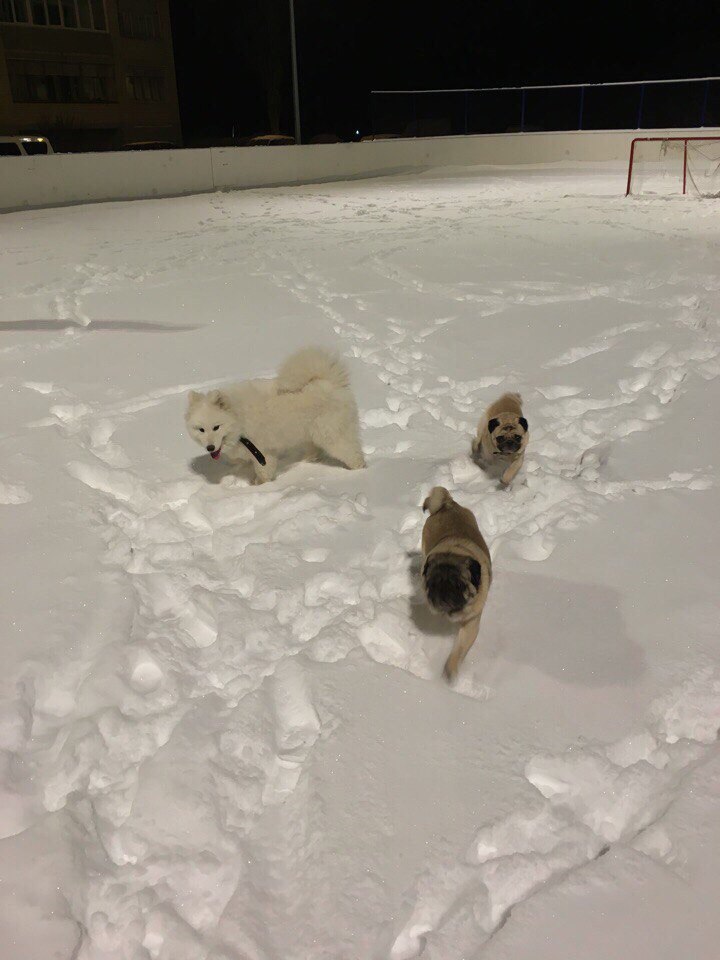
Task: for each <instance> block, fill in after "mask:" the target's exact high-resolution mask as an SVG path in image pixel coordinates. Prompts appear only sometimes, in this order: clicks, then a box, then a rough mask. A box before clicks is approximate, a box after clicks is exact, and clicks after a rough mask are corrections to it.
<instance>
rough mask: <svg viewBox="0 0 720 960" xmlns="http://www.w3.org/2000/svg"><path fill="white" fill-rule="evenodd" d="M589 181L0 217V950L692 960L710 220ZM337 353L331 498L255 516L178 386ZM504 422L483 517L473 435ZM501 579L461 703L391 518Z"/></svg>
mask: <svg viewBox="0 0 720 960" xmlns="http://www.w3.org/2000/svg"><path fill="white" fill-rule="evenodd" d="M623 188H624V183H623V171H622V170H621V169H620V168H619V167H617V166H614V165H598V166H592V165H579V164H574V165H573V164H567V165H553V166H547V167H537V168H528V167H524V168H514V169H513V168H506V169H500V168H475V169H472V170H463V169H448V170H428V171H426V172H424V173H423V174H421V175H415V176H395V177H388V178H383V179H376V180H369V181H355V182H352V183H335V184H325V185H315V186H309V187H298V188H287V189H273V190H253V191H246V192H236V193H226V194H215V195H205V196H199V197H186V198H182V199H174V200H149V201H137V202H132V203H111V204H100V205H94V206H84V207H83V206H81V207H75V208H64V209H57V210H45V211H34V212H29V213H16V214H7V215H5V216H4V217H3V218H2V220H1V221H0V233H1V235H2V241H3V242H2V244H0V271H1V282H2V290H3V299H2V305H1V307H0V310H1V320H2V340H1V341H0V365H1V375H2V387H1V389H2V399H3V402H2V405H1V406H0V411H1V417H2V420H1V422H0V430H1V431H2V432H1V435H0V444H1V447H2V467H1V468H0V514H1V515H2V520H3V531H4V538H3V543H4V564H3V574H4V575H3V577H2V579H1V580H0V618H1V625H2V634H1V635H2V653H3V667H4V670H3V694H4V702H3V706H2V714H1V716H2V722H1V724H0V732H1V738H0V748H1V749H2V755H1V756H2V764H1V765H0V772H1V774H2V777H1V779H0V788H1V792H2V797H1V798H0V827H1V828H2V836H3V837H4V838H5V839H3V840H2V841H1V849H2V853H3V856H2V858H0V864H2V865H1V866H0V879H1V880H2V882H1V883H0V944H2V946H3V948H4V950H3V955H4V956H8V957H22V958H23V960H55V958H56V960H70V958H79V960H200V958H203V960H279V958H283V960H305V958H311V960H322V958H327V960H338V958H348V960H350V958H352V960H380V958H383V960H386V958H387V960H409V958H413V957H417V956H422V957H423V958H426V960H460V958H465V960H469V958H476V957H477V958H479V957H483V958H486V960H525V958H527V960H530V958H532V960H558V958H561V957H563V958H564V957H568V958H570V957H572V958H575V957H583V960H626V958H627V957H631V956H632V957H637V958H644V957H652V958H653V960H678V958H679V957H681V956H682V957H692V958H693V960H714V958H715V957H716V955H717V954H716V951H717V946H716V944H717V942H718V937H719V936H720V919H718V915H717V901H718V896H719V895H720V867H718V862H719V861H718V853H720V826H718V825H719V824H720V816H719V815H720V747H719V746H718V739H717V735H718V729H719V728H720V645H719V644H718V632H719V631H718V627H719V625H720V618H719V616H718V613H719V610H718V606H719V604H718V593H717V569H718V560H719V559H720V547H719V546H718V541H717V534H716V529H717V518H718V510H719V507H720V492H719V490H720V488H719V487H718V462H719V461H718V452H719V451H720V439H719V436H718V431H717V429H716V424H715V419H716V411H717V401H718V376H719V375H720V325H719V322H718V321H719V320H720V278H719V277H718V271H717V264H718V254H719V253H720V243H719V241H720V227H719V226H718V224H719V223H720V201H717V200H703V201H698V200H691V199H681V198H669V199H668V198H663V199H657V198H656V199H646V198H642V199H640V198H637V199H636V198H632V199H630V200H625V198H624V197H622V193H623ZM309 344H319V345H323V346H327V347H331V348H334V349H337V350H338V351H339V352H340V353H341V354H342V355H343V356H344V357H345V358H346V361H347V363H348V366H349V368H350V371H351V376H352V380H353V387H354V390H355V393H356V396H357V399H358V405H359V408H360V411H361V423H362V428H363V438H364V444H365V449H366V453H367V456H368V468H367V470H363V471H359V472H350V471H345V470H342V469H340V468H338V467H335V466H332V465H328V464H323V463H303V464H297V465H287V469H285V470H284V471H283V472H282V473H281V474H280V476H279V477H278V479H277V480H276V481H275V482H273V483H271V484H267V485H264V486H261V487H253V486H250V485H249V484H248V482H247V481H246V480H245V479H242V478H241V479H238V480H234V479H233V478H232V477H229V476H227V475H226V473H227V471H226V466H225V465H223V463H222V461H219V462H217V463H215V462H213V461H211V460H210V458H209V457H197V456H196V453H197V448H196V447H195V446H194V445H193V444H192V442H191V441H190V440H189V438H187V437H186V436H185V433H184V424H183V412H184V402H185V394H186V392H187V391H188V390H189V389H203V388H209V387H211V386H216V385H218V384H220V383H223V382H227V381H233V380H237V379H243V378H247V377H252V376H269V375H272V374H273V373H274V371H275V370H276V368H277V366H278V365H279V363H280V362H281V361H282V360H283V359H284V358H285V357H286V356H287V355H288V354H289V353H290V352H291V351H292V350H294V349H296V348H299V347H301V346H306V345H309ZM506 389H519V390H520V391H521V392H522V394H523V396H524V399H525V413H526V415H527V417H528V419H529V421H530V424H531V441H530V446H529V448H528V454H527V457H526V463H525V468H524V470H523V471H522V472H521V474H520V475H519V476H518V478H517V480H516V481H515V483H514V485H513V487H512V488H511V489H510V490H508V491H502V490H499V489H497V488H496V486H495V484H494V483H493V482H491V481H490V480H489V479H487V478H486V477H484V476H483V475H482V474H481V473H480V472H479V471H478V469H477V468H476V467H475V466H474V464H473V463H472V462H471V460H470V458H469V441H470V435H471V433H472V432H473V430H474V427H475V424H476V422H477V420H478V418H479V416H480V413H481V411H482V409H483V407H484V406H485V405H486V404H487V403H488V402H489V401H490V400H492V399H494V398H495V397H496V396H497V395H498V394H499V393H500V392H502V391H503V390H506ZM435 484H442V485H445V486H447V487H448V488H449V489H450V490H451V491H452V492H453V494H454V495H455V496H456V498H457V499H458V500H459V501H460V502H461V503H463V504H465V505H467V506H470V507H471V508H472V509H473V510H474V511H475V513H476V515H477V517H478V520H479V523H480V527H481V529H482V530H483V532H484V534H485V536H486V538H487V540H488V542H489V543H490V546H491V550H492V554H493V564H494V573H495V579H494V583H493V587H492V590H491V592H490V598H489V602H488V605H487V608H486V611H485V614H484V617H483V624H482V627H481V632H480V638H479V640H478V642H477V643H476V645H475V647H474V648H473V649H472V651H471V653H470V655H469V656H468V659H467V661H466V663H465V665H464V667H463V669H462V671H461V674H460V677H459V680H458V682H457V685H456V687H454V688H451V687H449V686H448V685H447V684H445V683H444V681H443V680H442V679H441V670H442V664H443V662H444V660H445V658H446V656H447V652H448V649H449V646H450V643H451V635H452V634H451V630H450V629H449V628H448V626H447V625H445V624H443V623H442V622H438V621H437V620H436V619H435V618H434V617H433V616H432V615H431V614H430V613H429V612H428V611H427V609H426V608H425V607H424V605H423V604H422V600H421V597H420V596H419V593H418V583H417V567H418V553H417V551H418V547H419V539H420V531H421V528H422V523H423V517H422V513H421V510H420V507H419V505H420V504H421V503H422V500H423V498H424V496H426V494H427V491H428V490H429V489H430V487H432V486H433V485H435Z"/></svg>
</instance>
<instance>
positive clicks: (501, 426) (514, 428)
mask: <svg viewBox="0 0 720 960" xmlns="http://www.w3.org/2000/svg"><path fill="white" fill-rule="evenodd" d="M488 433H489V434H490V441H491V443H492V446H493V449H494V451H495V453H497V454H499V455H501V456H510V455H512V454H515V453H520V451H522V450H524V449H525V447H526V446H527V442H528V422H527V420H526V419H525V417H518V416H516V415H515V414H514V413H501V414H500V416H499V417H493V418H492V420H490V422H489V423H488Z"/></svg>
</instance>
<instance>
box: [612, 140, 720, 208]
mask: <svg viewBox="0 0 720 960" xmlns="http://www.w3.org/2000/svg"><path fill="white" fill-rule="evenodd" d="M678 193H682V194H683V196H684V195H689V196H695V197H720V137H697V136H695V137H635V139H634V140H633V142H632V143H631V145H630V163H629V165H628V178H627V190H626V191H625V196H626V197H627V196H630V195H631V194H633V195H636V196H637V195H640V194H646V195H656V196H672V195H673V194H678Z"/></svg>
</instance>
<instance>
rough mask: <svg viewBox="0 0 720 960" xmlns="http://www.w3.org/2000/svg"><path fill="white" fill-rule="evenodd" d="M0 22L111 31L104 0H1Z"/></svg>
mask: <svg viewBox="0 0 720 960" xmlns="http://www.w3.org/2000/svg"><path fill="white" fill-rule="evenodd" d="M0 22H3V23H27V24H32V26H35V27H64V28H66V29H69V30H102V31H107V18H106V17H105V5H104V2H103V0H0Z"/></svg>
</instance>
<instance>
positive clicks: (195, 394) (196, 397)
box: [188, 390, 202, 406]
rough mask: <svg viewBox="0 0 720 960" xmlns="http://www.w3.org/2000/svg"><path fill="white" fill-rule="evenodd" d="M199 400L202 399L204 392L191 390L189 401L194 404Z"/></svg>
mask: <svg viewBox="0 0 720 960" xmlns="http://www.w3.org/2000/svg"><path fill="white" fill-rule="evenodd" d="M198 400H202V394H201V393H198V392H197V390H191V391H190V393H189V394H188V403H189V404H190V406H192V405H193V404H194V403H197V402H198Z"/></svg>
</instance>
